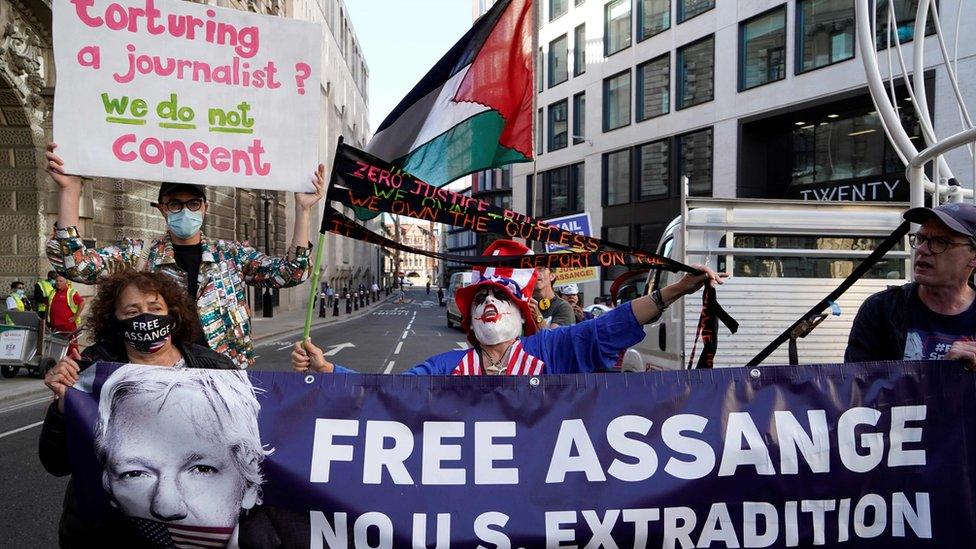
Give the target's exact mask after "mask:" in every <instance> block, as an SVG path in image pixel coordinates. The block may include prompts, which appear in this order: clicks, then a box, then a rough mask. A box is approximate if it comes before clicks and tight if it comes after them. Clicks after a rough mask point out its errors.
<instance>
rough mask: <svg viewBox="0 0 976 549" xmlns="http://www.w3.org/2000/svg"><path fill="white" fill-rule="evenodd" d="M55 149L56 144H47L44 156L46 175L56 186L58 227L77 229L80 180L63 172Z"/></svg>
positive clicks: (61, 161)
mask: <svg viewBox="0 0 976 549" xmlns="http://www.w3.org/2000/svg"><path fill="white" fill-rule="evenodd" d="M57 148H58V145H57V143H48V145H47V151H45V153H44V156H45V157H46V158H47V173H48V174H49V175H50V176H51V179H53V180H54V183H55V184H56V185H57V186H58V227H77V226H78V203H79V201H80V200H81V178H80V177H78V176H77V175H69V174H68V173H67V172H66V171H65V169H66V168H65V165H64V160H62V159H61V157H60V156H58V155H57V153H55V152H54V151H55V149H57Z"/></svg>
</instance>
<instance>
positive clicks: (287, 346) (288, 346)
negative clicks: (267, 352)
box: [275, 341, 294, 351]
mask: <svg viewBox="0 0 976 549" xmlns="http://www.w3.org/2000/svg"><path fill="white" fill-rule="evenodd" d="M281 343H282V342H281V341H279V342H278V344H281ZM292 345H294V343H289V344H287V345H285V346H283V347H280V348H278V349H275V351H284V350H285V349H291V347H292Z"/></svg>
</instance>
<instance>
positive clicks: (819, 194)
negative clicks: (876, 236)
mask: <svg viewBox="0 0 976 549" xmlns="http://www.w3.org/2000/svg"><path fill="white" fill-rule="evenodd" d="M786 195H787V198H798V199H800V200H816V201H818V202H908V199H909V193H908V182H907V181H905V180H903V179H894V180H892V181H857V182H853V181H851V180H845V181H833V182H830V183H817V184H814V185H793V186H791V187H790V188H789V190H788V191H787V193H786Z"/></svg>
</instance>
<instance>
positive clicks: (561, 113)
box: [549, 99, 569, 152]
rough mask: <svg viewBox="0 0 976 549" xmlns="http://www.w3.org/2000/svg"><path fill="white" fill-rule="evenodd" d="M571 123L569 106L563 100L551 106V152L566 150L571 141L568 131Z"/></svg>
mask: <svg viewBox="0 0 976 549" xmlns="http://www.w3.org/2000/svg"><path fill="white" fill-rule="evenodd" d="M568 122H569V104H568V102H567V101H566V100H565V99H563V100H562V101H559V102H557V103H553V104H552V105H549V151H550V152H552V151H555V150H558V149H562V148H565V147H566V145H567V144H568V142H569V140H568V139H567V130H568Z"/></svg>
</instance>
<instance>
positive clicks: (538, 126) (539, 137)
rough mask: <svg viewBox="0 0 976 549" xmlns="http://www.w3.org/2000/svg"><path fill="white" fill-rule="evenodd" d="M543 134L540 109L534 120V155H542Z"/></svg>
mask: <svg viewBox="0 0 976 549" xmlns="http://www.w3.org/2000/svg"><path fill="white" fill-rule="evenodd" d="M543 143H545V141H543V133H542V109H539V112H538V114H537V115H536V119H535V154H536V155H540V154H542V144H543Z"/></svg>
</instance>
